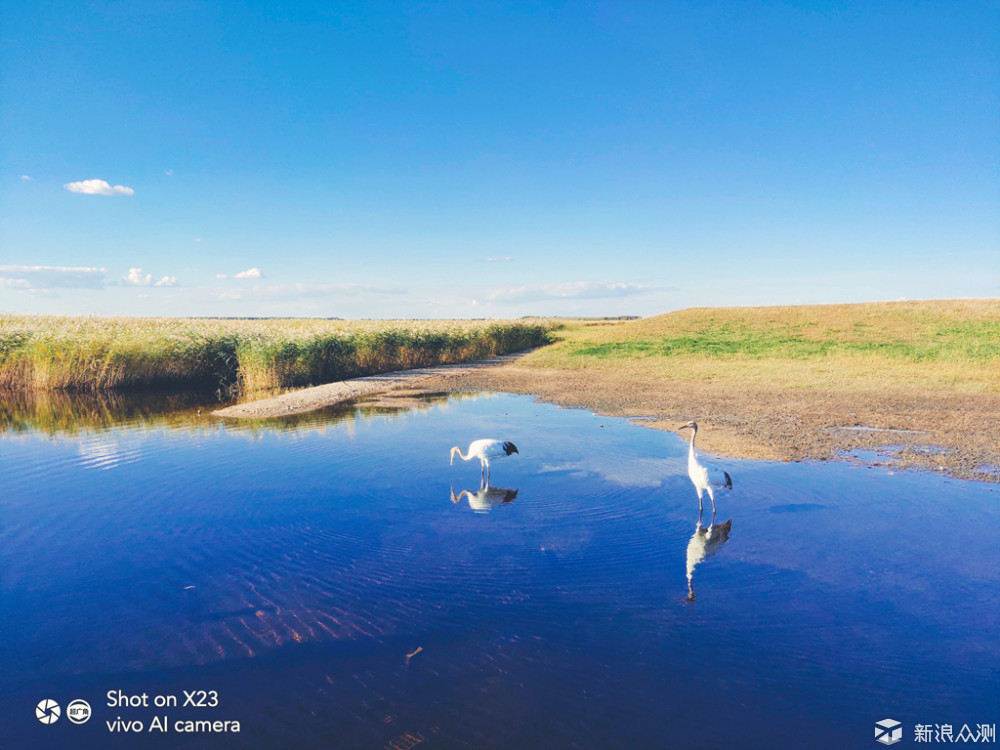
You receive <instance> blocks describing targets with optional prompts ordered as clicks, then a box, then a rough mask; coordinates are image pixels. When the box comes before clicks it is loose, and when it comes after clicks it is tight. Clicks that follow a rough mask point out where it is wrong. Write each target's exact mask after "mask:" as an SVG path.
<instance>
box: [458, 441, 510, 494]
mask: <svg viewBox="0 0 1000 750" xmlns="http://www.w3.org/2000/svg"><path fill="white" fill-rule="evenodd" d="M517 452H518V450H517V446H516V445H514V444H513V443H511V442H509V441H506V440H490V439H488V438H484V439H483V440H473V441H472V442H471V443H470V444H469V454H468V455H465V454H464V453H462V449H461V448H459V447H458V446H457V445H456V446H455V447H454V448H452V449H451V461H449V464H454V463H455V454H456V453H457V454H458V455H459V456H461V457H462V460H463V461H469V460H471V459H473V458H478V459H479V464H480V469H481V470H482V474H483V483H484V485H486V486H488V485H489V483H490V460H491V459H494V458H506V457H507V456H509V455H510V454H511V453H517Z"/></svg>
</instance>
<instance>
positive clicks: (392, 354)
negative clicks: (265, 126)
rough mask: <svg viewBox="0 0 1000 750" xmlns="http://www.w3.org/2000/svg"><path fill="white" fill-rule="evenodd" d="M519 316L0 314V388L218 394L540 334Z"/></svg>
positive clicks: (535, 340) (456, 353)
mask: <svg viewBox="0 0 1000 750" xmlns="http://www.w3.org/2000/svg"><path fill="white" fill-rule="evenodd" d="M552 329H553V324H552V323H550V322H548V321H545V320H540V319H533V320H524V321H516V322H513V321H489V320H485V321H416V320H395V321H332V320H316V319H294V320H290V319H205V318H99V317H61V316H27V315H0V389H7V390H23V389H29V390H36V391H49V390H72V391H105V390H112V389H117V388H134V387H158V386H203V385H206V384H211V385H212V386H213V387H218V388H219V389H221V390H222V391H224V392H225V393H227V394H230V395H235V394H238V393H250V392H257V391H264V390H273V389H277V388H287V387H293V386H303V385H314V384H319V383H328V382H333V381H336V380H343V379H345V378H351V377H358V376H362V375H374V374H378V373H382V372H390V371H393V370H405V369H410V368H413V367H427V366H431V365H438V364H451V363H457V362H468V361H471V360H475V359H481V358H484V357H491V356H496V355H499V354H508V353H510V352H516V351H522V350H524V349H530V348H532V347H536V346H541V345H542V344H545V343H547V342H548V341H549V336H550V332H551V331H552Z"/></svg>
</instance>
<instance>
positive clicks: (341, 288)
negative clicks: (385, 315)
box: [215, 283, 407, 302]
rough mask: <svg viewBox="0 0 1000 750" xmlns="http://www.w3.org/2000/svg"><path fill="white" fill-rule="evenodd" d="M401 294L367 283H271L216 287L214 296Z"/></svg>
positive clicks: (228, 298) (274, 298)
mask: <svg viewBox="0 0 1000 750" xmlns="http://www.w3.org/2000/svg"><path fill="white" fill-rule="evenodd" d="M364 294H371V295H401V294H407V291H406V290H405V289H398V288H392V287H377V286H370V285H368V284H301V283H300V284H272V285H270V286H253V287H249V288H241V289H217V290H216V291H215V298H216V299H218V300H222V301H234V300H254V301H271V302H273V301H285V300H297V299H306V298H316V297H333V296H352V297H353V296H360V295H364Z"/></svg>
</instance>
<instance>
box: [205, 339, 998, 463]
mask: <svg viewBox="0 0 1000 750" xmlns="http://www.w3.org/2000/svg"><path fill="white" fill-rule="evenodd" d="M519 357H520V355H508V356H506V357H498V358H495V359H493V360H488V361H484V362H478V363H472V364H467V365H449V366H446V367H441V368H426V369H422V370H411V371H405V372H395V373H386V374H384V375H375V376H371V377H368V378H359V379H357V380H351V381H345V382H342V383H331V384H329V385H324V386H318V387H316V388H307V389H303V390H300V391H293V392H291V393H287V394H284V395H282V396H279V397H276V398H273V399H266V400H264V401H257V402H251V403H246V404H239V405H236V406H232V407H228V408H226V409H221V410H219V411H216V412H214V413H215V414H216V415H218V416H225V417H251V418H266V417H272V416H280V415H283V414H296V413H301V412H305V411H311V410H313V409H317V408H321V407H323V406H328V405H330V404H333V403H337V402H340V401H345V400H349V399H354V398H359V397H362V396H366V395H368V394H374V393H379V392H385V391H389V390H394V389H399V388H406V389H407V391H408V393H407V395H408V396H409V395H411V394H412V392H414V391H420V392H440V391H468V390H493V391H506V392H509V393H518V394H526V395H532V396H536V397H537V398H539V399H541V400H543V401H548V402H550V403H555V404H559V405H560V406H566V407H573V408H583V409H589V410H591V411H593V412H595V413H597V414H602V415H607V416H613V417H631V418H638V419H641V420H642V421H641V422H640V424H642V425H643V426H646V427H652V428H654V429H659V430H669V431H675V430H676V429H677V427H678V426H680V425H681V424H684V423H686V422H688V421H690V420H692V419H694V420H696V421H697V422H698V423H699V425H700V426H701V428H702V429H701V430H700V431H699V433H698V446H699V448H700V449H702V450H704V451H705V452H707V453H711V454H715V455H719V456H732V457H736V458H755V459H766V460H779V461H782V460H784V461H801V460H807V459H808V460H820V461H825V460H836V459H841V460H856V461H861V462H863V463H866V464H868V465H870V466H874V465H886V466H890V467H898V468H909V467H918V468H922V469H927V470H931V471H938V472H944V473H947V474H950V475H952V476H955V477H959V478H962V479H974V480H979V481H987V482H1000V438H998V431H997V428H996V425H998V424H1000V395H998V394H994V393H959V392H947V391H940V390H930V389H921V388H919V387H908V388H905V389H893V390H881V391H861V390H850V391H846V390H845V391H832V390H829V391H825V390H818V389H817V390H813V389H810V390H806V389H794V390H793V389H787V388H781V387H778V386H774V387H769V388H760V387H754V388H738V387H735V386H733V385H731V384H715V383H702V382H698V383H692V382H680V381H670V380H667V379H663V380H660V379H646V378H640V377H636V376H628V375H621V374H614V375H609V374H608V373H607V372H602V371H590V370H572V371H569V370H554V369H540V368H534V367H525V366H523V365H521V364H519V363H518V361H517V360H518V359H519ZM858 451H860V452H861V453H860V454H855V455H852V453H854V452H858Z"/></svg>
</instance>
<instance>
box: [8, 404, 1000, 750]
mask: <svg viewBox="0 0 1000 750" xmlns="http://www.w3.org/2000/svg"><path fill="white" fill-rule="evenodd" d="M191 408H192V409H193V408H194V407H193V406H192V407H191ZM21 424H22V426H23V428H22V429H19V430H18V431H17V432H16V433H5V435H6V439H2V440H0V451H2V459H3V463H4V482H3V486H2V495H0V594H2V597H3V603H4V607H3V615H2V619H0V625H2V628H0V636H2V643H0V666H2V667H3V670H4V674H5V680H4V683H3V687H2V689H0V690H2V692H0V699H3V703H2V705H3V709H0V711H2V717H0V718H2V721H3V725H4V726H5V727H12V730H11V731H12V735H11V738H12V739H11V740H10V741H11V742H12V743H14V745H13V746H18V743H20V742H22V741H23V742H24V743H27V742H28V741H30V742H31V743H32V744H33V745H34V746H44V745H39V744H38V743H39V742H40V740H39V739H38V732H37V727H38V725H37V722H35V721H34V717H33V715H32V714H31V711H28V712H27V713H25V710H24V705H29V704H30V705H29V708H30V707H31V706H33V705H34V703H35V702H37V700H39V699H40V698H41V697H44V696H47V695H50V694H51V697H53V698H55V699H57V700H58V699H60V698H64V699H66V700H68V699H70V698H75V697H83V698H86V699H87V700H89V701H90V702H91V704H92V706H94V713H95V721H94V722H91V723H90V724H88V725H86V726H83V727H70V729H72V730H73V735H72V738H73V739H74V743H76V746H78V747H118V746H119V745H120V746H121V747H135V746H136V745H135V744H134V739H133V740H131V741H129V740H128V739H127V738H126V739H122V738H118V737H114V736H112V735H110V734H109V733H108V732H107V730H106V729H105V728H103V720H104V719H107V718H112V719H113V718H114V716H112V715H111V714H113V713H114V710H113V709H110V708H107V707H105V706H104V705H103V704H102V701H101V697H102V695H103V693H104V692H106V691H107V690H108V689H111V688H118V687H121V688H122V689H127V688H129V687H132V688H134V689H139V690H145V691H147V692H150V693H152V691H153V690H160V691H174V692H179V691H180V690H181V689H182V688H187V689H190V687H191V686H194V685H198V686H201V687H203V688H205V689H215V690H218V691H219V692H220V694H222V696H223V698H224V701H225V706H226V709H225V711H224V712H221V713H219V715H218V716H213V717H211V718H236V719H240V720H241V721H242V722H243V723H244V726H245V729H244V733H243V734H241V735H239V736H238V737H235V738H234V737H228V738H226V744H225V746H227V747H284V746H293V745H294V746H299V747H314V746H315V747H318V746H328V745H329V744H330V742H331V741H332V740H331V738H332V737H336V738H337V741H336V746H338V747H383V746H385V745H386V744H387V743H390V742H391V741H393V740H394V739H395V738H398V737H401V736H404V735H406V734H410V735H412V736H417V735H419V736H422V737H424V738H425V739H426V740H427V743H428V746H433V747H467V746H476V747H482V746H485V747H565V746H570V745H572V744H573V743H576V745H578V746H581V747H593V748H614V747H623V748H624V747H629V748H633V747H663V746H676V747H741V746H748V743H750V745H753V746H770V747H786V746H787V747H792V746H799V744H800V743H801V740H802V737H810V738H811V739H810V744H815V746H817V747H844V746H858V745H866V746H867V744H868V743H870V742H871V732H872V729H873V727H872V724H873V723H874V721H876V720H879V719H883V718H886V717H887V716H889V717H891V718H894V719H897V720H900V721H903V722H904V725H905V726H907V727H910V728H912V726H913V725H914V724H915V723H935V722H937V723H945V722H947V723H953V724H956V725H957V726H961V724H962V723H965V722H968V723H974V722H975V723H980V722H994V721H996V719H997V716H996V705H997V701H996V697H997V695H998V676H997V671H996V668H995V665H996V664H997V663H998V656H1000V653H998V652H1000V647H998V638H997V633H998V623H997V617H998V616H997V612H998V611H1000V606H998V605H1000V599H998V590H1000V588H998V586H997V584H998V582H1000V580H998V578H1000V574H998V566H997V557H998V552H997V550H998V548H1000V547H998V544H997V542H998V541H1000V534H998V531H1000V512H998V505H997V499H998V494H997V491H996V486H995V485H988V484H977V483H970V482H962V481H958V480H949V479H947V478H943V477H940V476H936V475H930V474H927V473H920V472H896V473H890V472H889V471H888V470H884V469H868V468H864V467H860V466H857V465H852V464H849V463H830V464H775V463H768V462H760V461H730V460H727V461H724V462H722V461H720V463H724V464H725V465H726V469H727V471H729V472H730V474H731V475H732V478H733V483H734V489H733V491H732V492H727V493H724V494H722V495H721V496H720V497H719V498H718V505H719V516H718V517H719V523H718V524H717V526H716V527H715V528H714V529H713V532H712V533H708V532H707V530H706V529H705V528H704V527H703V528H702V529H701V530H700V531H699V530H698V529H697V528H696V521H697V519H698V506H697V496H696V493H695V491H694V489H693V487H692V485H691V483H690V481H689V480H688V478H687V475H686V450H687V445H686V443H685V442H684V441H683V440H682V439H680V438H678V437H677V436H674V435H670V434H664V433H659V432H656V431H653V430H649V429H645V428H642V427H639V426H636V425H631V424H628V423H627V422H625V421H622V420H615V419H609V418H606V417H595V416H593V415H592V414H589V413H587V412H583V411H574V410H565V409H557V408H555V407H552V406H549V405H545V404H539V403H535V402H533V401H531V400H530V399H527V398H524V397H515V396H508V395H497V394H484V395H480V396H466V397H462V398H450V399H446V398H442V399H440V400H438V401H436V402H433V403H428V404H425V405H424V406H423V407H422V408H421V409H415V410H407V411H399V410H392V409H390V410H384V409H383V410H381V411H378V410H376V411H374V412H372V411H369V412H365V411H363V410H359V409H357V408H354V407H352V408H350V409H348V410H343V409H341V410H329V411H327V412H318V413H315V414H312V415H303V416H301V417H297V418H294V419H285V420H280V421H276V422H274V423H272V424H266V423H260V424H256V425H252V426H242V425H238V424H236V425H231V424H230V423H223V422H220V421H218V420H214V419H208V420H205V419H202V420H201V421H195V420H194V419H193V418H192V420H191V421H187V422H183V423H179V422H171V421H170V420H168V419H166V418H164V419H158V418H156V417H155V416H153V415H152V414H150V413H147V414H145V415H143V416H142V418H141V419H130V420H126V421H125V424H123V425H118V426H111V425H109V424H108V423H104V424H102V425H99V426H96V427H91V428H89V429H87V430H80V429H66V430H63V431H60V430H58V429H41V428H33V427H31V426H30V425H27V426H24V421H23V420H22V422H21ZM478 437H495V438H499V439H501V440H511V441H513V442H514V443H516V444H517V446H518V448H519V450H520V454H519V455H518V456H513V457H511V458H510V459H508V460H506V461H502V462H498V463H497V465H496V466H495V467H493V475H492V481H493V484H494V485H495V486H491V487H490V488H483V487H481V486H480V475H479V466H478V462H471V463H468V464H466V463H461V464H459V463H456V464H455V465H454V466H449V464H448V460H449V449H450V447H451V446H453V445H455V444H456V443H460V444H468V442H469V441H470V440H471V439H474V438H478ZM476 488H479V489H478V490H477V489H476ZM722 519H725V520H726V521H731V526H729V527H728V528H726V529H725V531H723V525H724V523H723V521H722ZM701 532H706V533H704V534H703V533H701ZM713 534H714V536H713ZM694 592H696V593H697V595H696V596H692V594H693V593H694ZM417 649H419V651H417ZM43 694H44V695H43ZM22 704H24V705H22ZM223 713H224V714H225V715H223ZM149 714H150V712H148V711H147V712H145V713H143V711H142V710H139V711H137V712H136V718H143V719H146V720H148V717H149ZM706 722H708V723H709V724H710V725H711V726H712V731H711V732H709V733H707V734H706V726H708V724H706ZM64 724H65V723H64ZM60 726H61V727H62V728H60ZM60 726H57V727H53V728H52V731H53V734H52V735H48V737H57V736H58V737H61V738H62V739H63V740H65V739H66V738H67V737H69V735H68V734H67V733H68V732H69V729H66V728H65V726H69V725H65V726H63V725H60ZM907 731H908V732H909V731H911V730H909V729H908V730H907ZM60 733H61V734H60ZM907 736H909V735H907ZM148 739H150V742H151V744H150V745H149V746H150V747H161V746H162V747H173V746H177V745H172V744H170V743H171V738H169V737H158V738H148ZM173 741H175V742H176V738H173ZM215 741H216V743H217V744H211V743H212V741H211V740H205V741H204V745H203V746H205V747H221V746H223V744H221V741H220V740H219V739H218V738H216V739H215ZM88 743H89V744H88ZM157 743H160V744H157ZM54 746H55V747H58V746H60V745H54Z"/></svg>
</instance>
